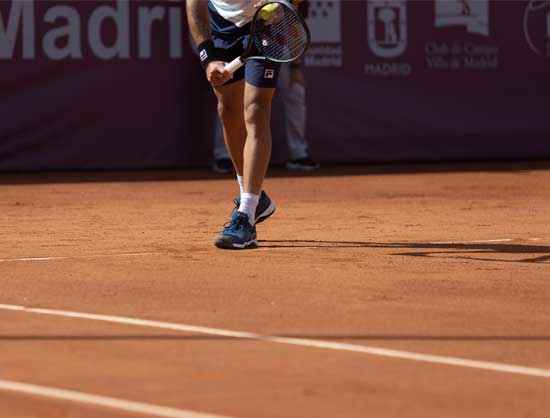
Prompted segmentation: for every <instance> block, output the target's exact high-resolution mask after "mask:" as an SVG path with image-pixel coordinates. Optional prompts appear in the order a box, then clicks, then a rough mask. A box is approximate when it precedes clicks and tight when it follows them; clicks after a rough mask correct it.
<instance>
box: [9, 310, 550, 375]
mask: <svg viewBox="0 0 550 418" xmlns="http://www.w3.org/2000/svg"><path fill="white" fill-rule="evenodd" d="M0 309H4V310H10V311H20V312H28V313H34V314H42V315H55V316H62V317H69V318H80V319H89V320H93V321H105V322H112V323H117V324H126V325H136V326H142V327H151V328H160V329H169V330H174V331H183V332H189V333H196V334H208V335H218V336H222V337H229V338H239V339H246V340H256V341H265V342H270V343H277V344H288V345H294V346H302V347H315V348H323V349H328V350H339V351H350V352H355V353H363V354H371V355H375V356H382V357H392V358H398V359H402V360H412V361H420V362H426V363H435V364H445V365H448V366H458V367H468V368H473V369H481V370H490V371H494V372H502V373H513V374H519V375H526V376H534V377H543V378H547V379H550V370H548V369H538V368H533V367H523V366H515V365H511V364H503V363H493V362H487V361H477V360H468V359H463V358H458V357H447V356H437V355H430V354H421V353H413V352H409V351H400V350H390V349H386V348H379V347H372V346H367V345H356V344H346V343H336V342H330V341H322V340H310V339H305V338H290V337H277V336H270V335H261V334H255V333H251V332H242V331H231V330H227V329H219V328H207V327H200V326H195V325H185V324H177V323H173V322H162V321H151V320H146V319H136V318H127V317H123V316H112V315H96V314H90V313H83V312H72V311H63V310H58V309H41V308H27V307H24V306H18V305H3V304H0Z"/></svg>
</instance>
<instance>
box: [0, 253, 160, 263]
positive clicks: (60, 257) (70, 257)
mask: <svg viewBox="0 0 550 418" xmlns="http://www.w3.org/2000/svg"><path fill="white" fill-rule="evenodd" d="M161 254H163V253H123V254H99V255H73V256H70V255H68V256H59V257H27V258H4V259H0V263H14V262H21V261H57V260H71V259H75V258H111V257H113V258H114V257H139V256H145V255H161Z"/></svg>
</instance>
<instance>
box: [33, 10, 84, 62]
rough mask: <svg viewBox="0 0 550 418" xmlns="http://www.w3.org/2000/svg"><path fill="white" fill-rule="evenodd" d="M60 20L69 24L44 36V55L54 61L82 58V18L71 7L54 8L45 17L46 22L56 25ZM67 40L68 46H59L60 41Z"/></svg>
mask: <svg viewBox="0 0 550 418" xmlns="http://www.w3.org/2000/svg"><path fill="white" fill-rule="evenodd" d="M58 19H65V20H66V21H67V24H66V25H65V26H61V27H58V28H55V29H51V30H50V31H48V32H47V33H46V34H45V35H44V39H43V41H42V47H43V48H44V53H45V54H46V55H47V56H48V57H49V58H51V59H53V60H62V59H65V58H69V57H70V58H82V47H81V45H82V43H81V39H80V37H81V30H80V16H79V14H78V12H77V11H76V10H75V9H74V8H72V7H69V6H56V7H52V8H51V9H50V10H48V12H47V13H46V15H45V16H44V21H45V22H48V23H55V21H56V20H58ZM64 37H66V38H67V45H66V46H64V47H59V46H58V40H59V39H61V38H64Z"/></svg>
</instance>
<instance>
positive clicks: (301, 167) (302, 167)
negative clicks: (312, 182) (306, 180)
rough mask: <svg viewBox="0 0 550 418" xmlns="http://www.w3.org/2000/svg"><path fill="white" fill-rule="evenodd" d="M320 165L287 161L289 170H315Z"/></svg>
mask: <svg viewBox="0 0 550 418" xmlns="http://www.w3.org/2000/svg"><path fill="white" fill-rule="evenodd" d="M319 167H320V166H309V165H300V164H293V163H287V165H286V168H287V169H288V170H296V171H315V170H317V169H318V168H319Z"/></svg>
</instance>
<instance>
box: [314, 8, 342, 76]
mask: <svg viewBox="0 0 550 418" xmlns="http://www.w3.org/2000/svg"><path fill="white" fill-rule="evenodd" d="M308 4H309V7H308V12H307V16H306V22H307V24H308V26H309V29H310V32H311V47H310V48H309V51H308V52H307V54H306V57H305V63H306V65H307V66H310V67H341V66H342V55H343V53H342V17H341V13H342V11H341V7H342V6H341V4H340V1H310V2H308Z"/></svg>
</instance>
